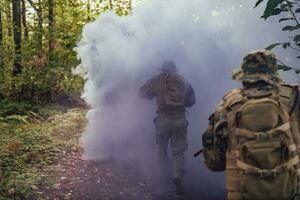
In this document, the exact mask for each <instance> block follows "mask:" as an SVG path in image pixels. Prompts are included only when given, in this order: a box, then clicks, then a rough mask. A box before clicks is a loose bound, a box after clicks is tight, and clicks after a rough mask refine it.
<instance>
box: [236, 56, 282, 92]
mask: <svg viewBox="0 0 300 200" xmlns="http://www.w3.org/2000/svg"><path fill="white" fill-rule="evenodd" d="M232 78H233V79H234V80H238V81H241V82H242V83H243V84H244V85H251V84H254V85H255V84H257V83H263V84H268V85H272V86H275V87H277V86H278V85H279V83H280V82H282V80H281V78H280V77H279V74H278V71H277V61H276V57H275V54H274V53H272V52H271V51H268V50H258V51H253V52H250V53H248V54H247V55H246V56H245V57H244V59H243V63H242V66H241V69H239V70H236V71H234V72H233V75H232Z"/></svg>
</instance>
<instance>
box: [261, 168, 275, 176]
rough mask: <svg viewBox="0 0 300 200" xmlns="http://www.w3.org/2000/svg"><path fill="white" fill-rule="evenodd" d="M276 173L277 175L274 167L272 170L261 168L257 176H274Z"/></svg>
mask: <svg viewBox="0 0 300 200" xmlns="http://www.w3.org/2000/svg"><path fill="white" fill-rule="evenodd" d="M277 175H278V173H277V171H276V170H274V169H272V170H261V171H260V172H259V176H260V177H261V178H267V177H275V176H277Z"/></svg>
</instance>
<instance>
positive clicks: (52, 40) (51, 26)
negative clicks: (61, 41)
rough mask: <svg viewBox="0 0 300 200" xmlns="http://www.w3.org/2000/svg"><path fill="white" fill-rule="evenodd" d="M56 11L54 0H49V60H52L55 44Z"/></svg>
mask: <svg viewBox="0 0 300 200" xmlns="http://www.w3.org/2000/svg"><path fill="white" fill-rule="evenodd" d="M54 17H55V12H54V2H53V0H48V34H49V44H48V45H49V60H50V61H51V57H52V51H53V48H54V44H55V36H54V25H55V20H54Z"/></svg>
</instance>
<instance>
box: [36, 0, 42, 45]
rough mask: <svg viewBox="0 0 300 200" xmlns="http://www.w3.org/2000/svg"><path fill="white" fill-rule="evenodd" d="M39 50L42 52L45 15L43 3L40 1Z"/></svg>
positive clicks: (38, 14) (38, 13) (38, 12)
mask: <svg viewBox="0 0 300 200" xmlns="http://www.w3.org/2000/svg"><path fill="white" fill-rule="evenodd" d="M37 16H38V48H39V49H40V50H41V49H42V48H43V13H42V4H41V1H40V0H39V1H38V10H37Z"/></svg>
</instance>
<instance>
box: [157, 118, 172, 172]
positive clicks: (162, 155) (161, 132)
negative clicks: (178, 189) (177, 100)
mask: <svg viewBox="0 0 300 200" xmlns="http://www.w3.org/2000/svg"><path fill="white" fill-rule="evenodd" d="M155 125H156V127H155V128H156V133H155V137H156V143H157V145H158V159H159V162H160V165H161V167H162V169H163V171H164V170H167V168H168V143H169V137H170V134H169V133H170V128H169V127H168V126H167V123H166V122H165V120H164V119H163V118H161V117H157V118H156V119H155Z"/></svg>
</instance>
